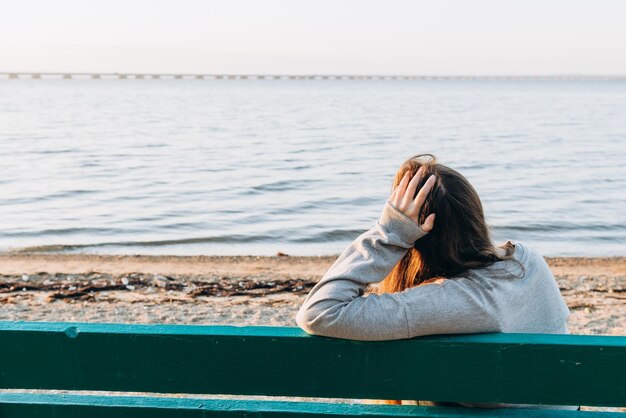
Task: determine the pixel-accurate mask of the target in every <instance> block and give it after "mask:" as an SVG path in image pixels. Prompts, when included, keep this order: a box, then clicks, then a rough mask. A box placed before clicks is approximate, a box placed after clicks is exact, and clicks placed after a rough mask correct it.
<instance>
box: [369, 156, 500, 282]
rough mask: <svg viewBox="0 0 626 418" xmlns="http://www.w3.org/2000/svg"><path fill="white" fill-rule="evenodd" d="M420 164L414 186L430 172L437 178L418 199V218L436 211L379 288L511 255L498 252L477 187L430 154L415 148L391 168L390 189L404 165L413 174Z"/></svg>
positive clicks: (452, 272) (421, 219) (449, 273)
mask: <svg viewBox="0 0 626 418" xmlns="http://www.w3.org/2000/svg"><path fill="white" fill-rule="evenodd" d="M422 165H424V166H425V172H424V174H423V175H422V178H421V179H420V182H419V184H418V187H417V191H419V190H420V189H421V188H422V186H423V185H424V183H425V182H426V180H427V179H428V177H429V176H430V175H431V174H434V175H435V176H436V181H435V184H434V185H433V187H432V189H431V191H430V192H429V194H428V196H427V197H426V200H425V202H424V204H423V205H422V208H421V211H420V215H419V223H420V224H422V223H423V222H424V221H425V219H426V217H427V216H428V215H429V214H431V213H435V214H436V220H435V226H434V228H433V229H432V230H431V231H430V232H429V233H428V234H426V235H425V236H424V237H422V238H420V239H419V240H417V241H416V242H415V246H414V248H412V249H411V250H410V251H409V252H408V253H407V254H406V255H405V256H404V258H403V259H402V260H401V261H400V262H399V263H398V264H397V265H396V266H395V268H394V270H393V271H392V272H391V273H390V274H389V275H388V276H387V277H386V278H385V280H383V281H382V282H381V283H380V284H379V286H378V289H377V291H378V292H379V293H380V292H399V291H402V290H404V289H406V288H409V287H413V286H416V285H419V284H421V283H423V282H425V281H427V280H430V279H435V278H439V277H446V278H447V277H452V276H455V275H458V274H461V273H463V272H464V271H467V270H469V269H475V268H482V267H486V266H489V265H491V264H493V263H494V262H496V261H500V260H503V259H510V258H511V257H512V256H511V255H510V254H507V256H505V257H501V256H499V255H498V254H497V252H496V248H495V247H494V245H493V243H492V241H491V238H490V234H489V230H488V227H487V223H486V221H485V215H484V212H483V207H482V204H481V202H480V198H479V197H478V193H476V190H475V189H474V188H473V187H472V185H471V184H470V183H469V181H467V179H466V178H465V177H464V176H463V175H462V174H461V173H459V172H458V171H456V170H453V169H452V168H450V167H447V166H445V165H442V164H439V163H438V162H437V159H436V157H435V156H434V155H432V154H420V155H416V156H414V157H412V158H410V159H409V160H407V161H405V162H404V163H403V164H402V166H401V167H400V169H399V170H398V172H397V173H396V176H395V178H394V181H393V187H392V189H393V188H395V187H396V186H397V185H398V184H399V183H400V180H401V179H402V177H403V176H404V173H405V172H406V171H407V170H409V171H410V172H411V176H412V175H414V174H415V173H416V172H417V170H418V169H419V168H420V167H421V166H422ZM510 249H512V247H511V248H510Z"/></svg>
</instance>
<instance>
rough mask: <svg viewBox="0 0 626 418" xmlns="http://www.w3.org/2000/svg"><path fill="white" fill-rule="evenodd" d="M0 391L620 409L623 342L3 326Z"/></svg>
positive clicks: (625, 398) (625, 390) (625, 374)
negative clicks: (366, 338) (356, 338)
mask: <svg viewBox="0 0 626 418" xmlns="http://www.w3.org/2000/svg"><path fill="white" fill-rule="evenodd" d="M0 387H1V388H24V389H28V388H41V389H69V390H114V391H129V392H161V393H205V394H219V393H221V394H237V395H279V396H306V397H333V398H358V399H421V400H438V401H460V402H488V403H499V402H507V403H537V404H560V405H594V406H626V337H608V336H578V335H545V334H544V335H541V334H482V335H479V334H474V335H456V336H431V337H419V338H413V339H406V340H394V341H351V340H343V339H337V338H327V337H317V336H311V335H308V334H307V333H305V332H304V331H302V330H301V329H299V328H297V327H233V326H201V325H197V326H190V325H128V324H94V323H29V322H0Z"/></svg>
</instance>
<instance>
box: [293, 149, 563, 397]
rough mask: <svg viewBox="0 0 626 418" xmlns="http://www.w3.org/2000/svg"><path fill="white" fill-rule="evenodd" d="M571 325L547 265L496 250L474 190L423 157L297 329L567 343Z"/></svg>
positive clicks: (311, 299)
mask: <svg viewBox="0 0 626 418" xmlns="http://www.w3.org/2000/svg"><path fill="white" fill-rule="evenodd" d="M568 315H569V310H568V308H567V306H566V304H565V302H564V300H563V298H562V296H561V294H560V292H559V288H558V286H557V283H556V281H555V279H554V276H553V275H552V273H551V271H550V269H549V267H548V265H547V264H546V262H545V260H544V259H543V257H542V256H541V255H539V254H537V253H536V252H535V251H533V250H532V249H531V248H529V247H527V246H526V245H523V244H522V243H520V242H511V241H508V242H507V243H506V244H503V245H501V246H494V244H493V243H492V241H491V239H490V236H489V231H488V228H487V224H486V222H485V217H484V213H483V208H482V204H481V202H480V199H479V197H478V195H477V193H476V191H475V190H474V188H473V187H472V186H471V185H470V183H469V182H468V181H467V179H466V178H465V177H464V176H463V175H461V174H460V173H458V172H457V171H455V170H453V169H451V168H449V167H446V166H444V165H442V164H438V163H437V161H436V158H435V157H434V156H433V155H431V154H423V155H417V156H415V157H412V158H411V159H409V160H407V161H406V162H405V163H404V164H402V166H401V167H400V169H399V170H398V172H397V173H396V176H395V179H394V182H393V192H392V193H391V196H390V197H389V200H388V201H387V202H386V204H385V207H384V209H383V211H382V215H381V217H380V219H379V220H378V222H377V223H376V225H375V226H374V227H372V228H371V229H369V230H368V231H366V232H365V233H363V234H362V235H361V236H359V237H358V238H357V239H356V240H354V242H352V244H351V245H350V246H349V247H348V248H347V249H346V250H345V251H344V252H343V253H342V254H341V255H340V256H339V258H338V259H337V260H336V261H335V263H334V264H333V265H332V266H331V267H330V269H329V270H328V272H327V273H326V274H325V275H324V277H323V278H322V279H321V280H320V281H319V283H317V284H316V285H315V286H314V287H313V288H312V289H311V291H310V292H309V294H308V295H307V297H306V298H305V300H304V303H303V305H302V306H301V308H300V310H299V311H298V314H297V316H296V322H297V324H298V325H299V326H300V327H301V328H302V329H304V330H305V331H306V332H308V333H310V334H315V335H323V336H328V337H336V338H347V339H354V340H394V339H403V338H412V337H416V336H420V335H430V334H455V333H478V332H520V333H555V334H559V333H561V334H567V333H568V329H567V318H568ZM387 402H388V403H400V401H387ZM463 405H467V406H477V405H479V404H463ZM479 406H505V405H504V404H498V405H486V404H481V405H479ZM506 406H513V405H506ZM514 406H525V405H514ZM559 408H563V407H559ZM565 408H567V409H572V408H569V407H565ZM573 409H575V408H573Z"/></svg>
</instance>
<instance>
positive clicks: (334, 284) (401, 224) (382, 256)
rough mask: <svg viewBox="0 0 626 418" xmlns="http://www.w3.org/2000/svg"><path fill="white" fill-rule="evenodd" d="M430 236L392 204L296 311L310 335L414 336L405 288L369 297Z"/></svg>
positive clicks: (344, 254) (357, 337) (299, 321)
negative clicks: (369, 289) (370, 286)
mask: <svg viewBox="0 0 626 418" xmlns="http://www.w3.org/2000/svg"><path fill="white" fill-rule="evenodd" d="M424 235H426V232H424V230H422V228H420V227H419V226H418V225H417V224H416V223H415V222H414V221H413V220H412V219H410V218H409V217H408V216H406V215H405V214H404V213H402V212H401V211H400V210H398V209H397V208H395V207H394V206H393V205H391V203H389V202H387V203H386V204H385V207H384V209H383V212H382V215H381V216H380V218H379V220H378V222H377V223H376V225H375V226H374V227H372V228H371V229H369V230H368V231H366V232H364V233H363V234H361V235H360V236H359V237H358V238H356V239H355V240H354V241H353V242H352V244H350V246H348V248H346V250H345V251H344V252H343V253H342V254H341V255H340V256H339V257H338V258H337V260H336V261H335V262H334V263H333V265H332V266H331V267H330V269H329V270H328V271H327V272H326V274H325V275H324V276H323V277H322V279H321V280H320V281H319V282H318V283H317V284H316V285H315V286H314V287H313V288H312V289H311V291H310V292H309V294H308V295H307V296H306V298H305V300H304V303H303V304H302V306H301V307H300V310H299V311H298V313H297V315H296V322H297V324H298V326H300V327H301V328H302V329H303V330H305V331H306V332H308V333H310V334H315V335H322V336H327V337H335V338H346V339H354V340H392V339H402V338H409V337H410V332H409V323H408V320H407V312H406V303H405V302H404V299H403V296H402V292H400V293H385V294H381V295H377V294H367V295H365V296H363V294H364V292H365V289H366V287H367V286H368V284H370V283H376V282H380V281H382V280H383V279H384V278H385V277H386V276H387V275H388V274H389V273H390V272H391V270H392V269H393V268H394V266H395V265H396V264H397V263H398V261H400V259H402V257H403V256H404V255H405V254H406V253H407V251H408V250H409V249H410V248H411V247H413V245H414V243H415V241H416V240H418V239H419V238H421V237H422V236H424Z"/></svg>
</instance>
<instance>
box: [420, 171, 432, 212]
mask: <svg viewBox="0 0 626 418" xmlns="http://www.w3.org/2000/svg"><path fill="white" fill-rule="evenodd" d="M434 184H435V175H434V174H433V175H431V176H430V177H428V180H426V183H424V186H422V188H421V189H420V191H419V192H418V193H417V196H415V207H416V208H417V209H418V210H419V208H421V207H422V205H423V204H424V201H425V200H426V196H428V192H430V189H432V187H433V185H434Z"/></svg>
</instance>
